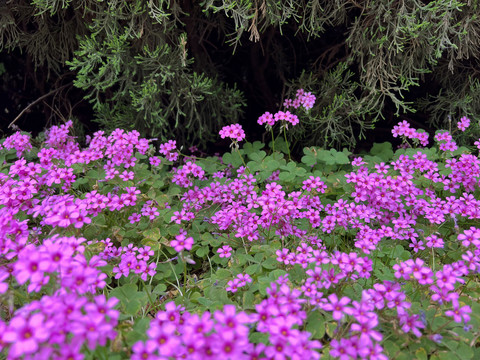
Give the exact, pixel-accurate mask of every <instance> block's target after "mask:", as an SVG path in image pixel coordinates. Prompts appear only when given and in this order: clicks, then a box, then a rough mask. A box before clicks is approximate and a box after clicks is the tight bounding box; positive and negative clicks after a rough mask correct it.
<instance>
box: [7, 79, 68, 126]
mask: <svg viewBox="0 0 480 360" xmlns="http://www.w3.org/2000/svg"><path fill="white" fill-rule="evenodd" d="M70 85H72V83H68V84H65V85H63V86H60V87H59V88H57V89H54V90H52V91H50V92H49V93H47V94H45V95H42V96H40V97H39V98H38V99H37V100H35V101H34V102H32V103H30V104H29V105H28V106H27V107H26V108H25V109H23V110H22V112H21V113H20V114H18V115H17V117H16V118H15V119H13V121H12V122H11V123H10V125H8V127H9V128H11V127H12V126H13V124H15V122H17V120H18V119H20V118H21V117H22V115H23V114H24V113H25V112H26V111H28V109H30V108H31V107H32V106H33V105H35V104H38V103H39V102H40V101H42V100H43V99H45V98H47V97H49V96H50V95H53V94H55V93H56V92H58V91H60V90H63V89H64V88H66V87H67V86H70Z"/></svg>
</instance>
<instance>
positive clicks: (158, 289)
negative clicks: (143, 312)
mask: <svg viewBox="0 0 480 360" xmlns="http://www.w3.org/2000/svg"><path fill="white" fill-rule="evenodd" d="M166 290H167V286H166V285H165V284H158V285H157V286H155V288H154V289H153V291H152V293H154V294H157V295H159V294H163V293H164V292H165V291H166Z"/></svg>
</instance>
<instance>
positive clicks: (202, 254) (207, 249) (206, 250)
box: [195, 246, 210, 258]
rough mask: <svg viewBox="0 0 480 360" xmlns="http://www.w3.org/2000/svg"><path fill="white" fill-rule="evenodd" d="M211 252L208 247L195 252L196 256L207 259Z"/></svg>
mask: <svg viewBox="0 0 480 360" xmlns="http://www.w3.org/2000/svg"><path fill="white" fill-rule="evenodd" d="M209 252H210V248H209V247H208V246H202V247H201V248H199V249H197V251H195V254H196V255H197V256H198V257H201V258H203V257H205V255H207V254H208V253H209Z"/></svg>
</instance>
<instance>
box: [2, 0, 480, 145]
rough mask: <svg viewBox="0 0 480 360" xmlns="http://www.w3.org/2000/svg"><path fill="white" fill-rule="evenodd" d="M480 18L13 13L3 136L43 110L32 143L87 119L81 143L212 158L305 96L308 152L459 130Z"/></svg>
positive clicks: (35, 7) (28, 9)
mask: <svg viewBox="0 0 480 360" xmlns="http://www.w3.org/2000/svg"><path fill="white" fill-rule="evenodd" d="M478 15H479V8H478V1H477V0H464V1H456V0H436V1H429V2H427V1H420V0H405V1H398V0H375V1H374V0H364V1H362V0H357V1H356V0H335V1H331V0H324V1H321V0H309V1H306V0H288V1H277V0H240V1H232V0H205V1H193V0H192V1H189V0H185V1H178V0H155V1H154V0H113V1H97V0H86V1H80V0H34V1H31V2H30V1H26V0H19V1H13V0H6V1H3V2H0V51H1V52H0V64H1V65H0V76H1V77H2V82H1V84H2V85H1V88H0V102H1V104H0V106H1V107H0V113H1V115H0V116H1V121H2V125H3V126H2V128H3V129H5V128H6V125H8V124H10V123H11V122H12V121H13V120H14V119H16V118H17V115H19V114H20V113H21V111H22V110H23V109H25V108H26V107H27V106H29V104H31V103H32V102H33V101H35V100H37V101H36V102H35V103H34V104H33V105H32V106H30V107H29V108H28V111H25V112H24V113H23V114H22V116H21V117H20V118H19V119H18V120H16V124H17V125H19V126H20V127H21V128H22V129H24V130H33V131H40V130H42V129H43V128H44V127H45V126H48V125H50V124H52V123H58V122H62V121H65V120H67V119H69V118H73V119H74V120H75V122H76V128H77V134H78V135H81V133H82V129H83V128H87V130H89V131H91V130H93V129H95V128H97V127H99V126H100V127H102V128H104V129H106V130H111V129H114V128H116V127H122V128H125V129H137V130H138V131H140V132H141V134H142V135H144V136H150V137H157V138H159V139H160V140H163V141H164V140H166V139H169V138H176V139H177V141H179V142H181V143H184V144H187V143H188V144H190V145H191V144H194V145H200V146H203V147H205V145H206V144H207V143H208V141H209V140H211V139H212V138H213V137H212V134H217V133H218V130H219V128H220V127H221V126H222V125H223V124H225V123H231V122H237V121H242V122H243V123H244V125H245V126H246V127H247V130H251V129H253V130H254V131H255V132H257V133H258V137H259V138H260V135H261V134H260V133H259V131H258V127H257V126H256V124H255V123H256V119H257V118H258V116H259V115H261V113H262V112H263V111H265V110H268V111H271V112H274V111H277V110H279V109H280V108H281V105H282V103H283V100H284V99H285V98H287V97H292V96H293V94H294V91H295V90H296V89H297V88H299V87H302V88H305V89H306V90H307V91H312V92H313V93H314V94H316V96H317V99H318V100H317V103H316V106H315V108H314V109H312V111H311V112H309V113H308V114H307V113H306V114H302V115H301V116H302V118H301V124H302V125H301V126H299V127H298V128H296V129H295V131H294V132H292V134H291V136H292V137H294V138H295V140H297V141H299V144H300V145H312V144H315V145H320V146H337V147H340V146H346V145H347V144H348V146H349V147H353V146H354V145H355V143H356V142H357V141H358V140H359V139H363V138H364V137H365V135H366V133H365V131H366V130H368V129H372V128H374V127H376V131H375V132H370V136H373V137H375V138H376V140H377V141H378V140H379V138H380V139H382V138H383V134H384V132H383V131H384V129H390V128H391V125H392V124H393V123H396V122H397V121H398V120H399V118H402V119H403V118H407V119H408V120H409V121H410V122H413V123H414V124H416V125H417V127H423V128H425V129H427V130H431V129H434V128H440V127H445V126H446V127H448V126H449V125H450V124H449V118H450V119H451V118H453V119H458V118H459V117H461V116H463V115H466V116H469V117H471V118H472V119H473V120H475V119H478V113H479V111H480V101H479V100H480V84H479V74H480V71H479V69H480V67H479V52H480V44H479V42H480V36H479V29H480V20H479V18H478ZM45 95H46V96H45ZM42 96H44V97H43V98H42ZM45 116H46V119H47V121H45ZM91 119H94V120H93V122H92V121H91ZM427 119H428V120H427ZM379 120H382V121H381V122H380V121H379ZM249 133H252V131H249ZM367 135H368V133H367Z"/></svg>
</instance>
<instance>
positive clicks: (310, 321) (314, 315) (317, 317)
mask: <svg viewBox="0 0 480 360" xmlns="http://www.w3.org/2000/svg"><path fill="white" fill-rule="evenodd" d="M305 330H307V331H308V332H309V333H310V334H312V338H313V339H321V338H323V336H324V335H325V318H324V317H323V316H322V314H320V313H319V312H318V311H313V312H311V313H310V315H308V317H307V325H306V328H305Z"/></svg>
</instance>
